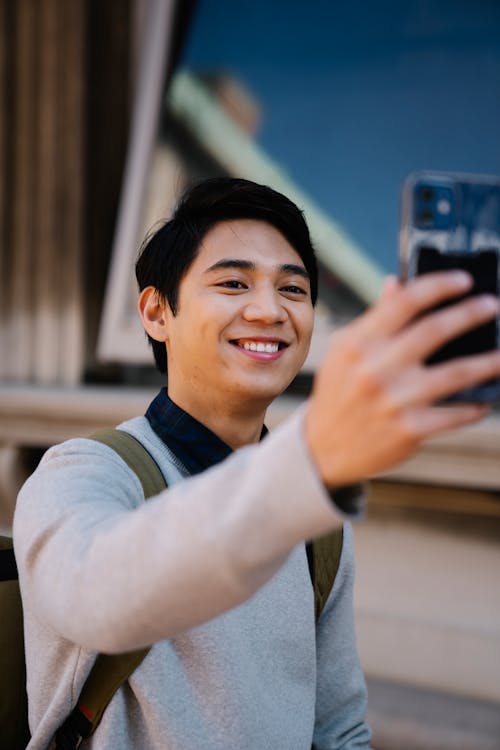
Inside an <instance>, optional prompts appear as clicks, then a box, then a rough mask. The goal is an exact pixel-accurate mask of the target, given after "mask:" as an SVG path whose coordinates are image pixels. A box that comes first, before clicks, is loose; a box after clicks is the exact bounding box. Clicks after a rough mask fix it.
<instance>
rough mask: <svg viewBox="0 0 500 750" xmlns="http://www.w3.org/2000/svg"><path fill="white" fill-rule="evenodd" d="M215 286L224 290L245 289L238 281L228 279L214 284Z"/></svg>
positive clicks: (244, 285)
mask: <svg viewBox="0 0 500 750" xmlns="http://www.w3.org/2000/svg"><path fill="white" fill-rule="evenodd" d="M216 286H221V287H223V288H224V289H236V290H240V289H247V286H246V284H244V283H243V282H242V281H238V279H228V281H221V282H220V283H219V284H216Z"/></svg>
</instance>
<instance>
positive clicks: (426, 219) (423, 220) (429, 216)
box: [418, 211, 434, 224]
mask: <svg viewBox="0 0 500 750" xmlns="http://www.w3.org/2000/svg"><path fill="white" fill-rule="evenodd" d="M418 221H419V222H420V224H432V223H433V222H434V214H433V213H432V211H421V212H420V213H419V215H418Z"/></svg>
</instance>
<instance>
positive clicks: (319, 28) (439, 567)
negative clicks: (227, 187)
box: [0, 0, 500, 750]
mask: <svg viewBox="0 0 500 750" xmlns="http://www.w3.org/2000/svg"><path fill="white" fill-rule="evenodd" d="M0 36H1V39H0V97H1V103H0V159H1V170H0V347H1V348H0V511H1V522H2V526H3V528H4V529H6V530H7V529H8V528H9V525H10V520H11V514H12V509H13V507H14V503H15V496H16V493H17V490H18V488H19V486H20V484H21V483H22V481H23V480H24V478H25V477H26V476H27V475H28V474H29V473H30V472H31V471H32V470H33V469H34V467H35V466H36V464H37V462H38V461H39V459H40V457H41V455H42V454H43V452H44V450H46V448H47V447H48V446H50V445H51V444H53V443H55V442H59V441H61V440H64V439H66V438H69V437H72V436H75V435H88V434H90V433H91V432H93V431H94V430H95V429H98V428H99V427H102V426H109V425H114V424H117V423H118V422H120V421H122V420H123V419H126V418H128V417H131V416H135V415H137V414H141V413H143V412H144V410H145V407H146V406H147V404H148V403H149V401H150V400H151V398H152V397H153V395H154V394H155V392H156V390H157V388H158V387H159V386H161V385H162V384H163V383H162V379H161V378H160V376H159V375H158V374H157V373H156V372H155V370H154V368H153V366H152V357H151V354H150V352H149V351H148V347H147V346H146V341H145V337H144V335H143V333H142V331H141V330H140V327H139V325H138V320H137V316H136V314H135V286H134V280H133V272H132V269H133V263H134V260H135V257H136V255H137V250H138V247H139V246H140V243H141V241H142V239H143V237H144V235H145V233H146V232H147V230H148V229H149V228H150V227H151V226H153V225H154V224H155V223H156V222H157V221H159V220H161V219H162V218H165V217H166V216H168V214H169V212H170V210H171V209H172V207H173V205H174V204H175V202H176V199H177V197H178V196H179V194H180V192H181V191H182V189H183V188H184V187H185V186H186V185H187V184H189V183H190V182H191V181H192V180H195V179H199V178H203V177H207V176H212V175H218V174H231V175H238V176H243V177H247V178H249V179H254V180H256V181H259V182H263V183H266V184H269V185H272V186H273V187H275V188H277V189H279V190H282V191H283V192H285V193H286V194H287V195H289V196H290V197H291V198H292V199H294V200H295V201H296V202H297V203H298V205H299V206H300V207H301V208H302V209H303V210H304V211H305V214H306V218H307V219H308V222H309V225H310V228H311V231H312V235H313V240H314V242H315V245H316V247H317V251H318V257H319V260H320V298H319V303H318V308H317V321H316V326H315V332H314V338H313V346H312V348H311V354H310V356H309V358H308V360H307V362H306V364H305V366H304V369H303V371H302V372H301V373H300V374H299V376H298V377H297V378H296V380H295V382H294V383H293V384H292V386H291V387H290V388H289V390H288V391H287V392H286V393H285V394H284V395H283V396H282V397H281V398H280V399H278V401H277V402H276V404H275V405H274V406H273V407H272V408H271V409H270V411H269V419H268V421H269V426H271V427H272V426H273V425H275V424H277V423H278V422H279V421H280V420H282V419H283V418H285V417H286V416H287V415H288V414H290V413H291V411H292V410H293V409H295V408H296V407H297V405H298V404H300V403H301V401H302V400H303V399H304V398H305V397H306V396H307V394H308V392H309V390H310V387H311V382H312V378H313V374H314V370H315V368H316V367H317V365H318V362H319V361H320V359H321V357H322V355H323V353H324V351H325V348H326V346H327V341H328V337H329V335H330V334H331V332H332V330H334V329H335V328H336V327H338V326H340V325H342V324H343V323H345V322H346V321H348V320H350V319H351V318H352V317H353V316H355V315H357V314H359V313H360V312H361V311H362V310H363V309H365V307H366V306H367V305H368V304H370V303H371V302H372V301H374V300H375V299H376V297H377V294H378V292H379V289H380V285H381V280H382V278H383V276H384V275H385V274H386V273H388V272H392V273H395V272H397V268H398V264H397V234H398V223H399V191H400V186H401V183H402V181H403V179H404V178H405V177H406V175H407V174H408V173H409V172H411V171H412V170H416V169H437V170H452V171H464V172H479V173H490V174H500V148H499V136H498V133H499V126H500V43H499V38H500V4H499V3H498V2H497V1H496V0H476V2H474V3H473V4H472V3H469V2H466V1H465V0H434V1H433V2H432V1H431V0H415V1H414V2H397V1H396V0H379V2H377V3H371V2H360V1H359V0H352V2H351V3H349V4H347V3H342V2H337V1H336V0H329V1H327V0H316V1H315V2H314V3H311V2H305V0H266V1H264V0H252V1H250V0H239V2H237V3H235V2H230V0H198V1H197V2H196V1H195V0H186V1H182V0H177V1H175V0H107V1H106V2H99V0H72V1H71V2H66V1H65V0H0ZM499 454H500V417H499V415H498V413H495V412H494V413H493V416H491V417H489V418H488V419H487V420H485V421H484V422H483V423H482V424H481V425H478V426H476V427H474V428H468V429H467V430H462V431H460V432H458V433H455V434H453V435H449V436H446V437H442V438H439V439H438V440H435V441H433V442H432V443H430V444H429V445H427V446H426V447H425V448H423V449H422V450H421V451H420V452H419V454H418V455H417V456H416V457H415V458H413V459H412V460H411V461H409V462H407V463H406V464H404V465H402V466H401V467H399V468H398V469H397V470H395V471H393V472H391V473H389V474H388V475H385V476H383V477H377V478H376V479H374V480H373V481H372V482H371V483H370V488H369V492H370V498H371V503H370V509H369V512H368V514H367V518H366V520H365V521H364V522H363V523H361V524H359V525H358V526H357V527H356V531H355V533H356V542H357V560H358V569H357V585H356V600H355V607H356V623H357V632H358V643H359V649H360V654H361V659H362V662H363V666H364V668H365V671H366V673H367V676H368V680H369V688H370V720H371V723H372V726H373V728H374V732H375V740H374V746H375V747H376V748H378V750H393V749H395V748H398V750H400V749H401V748H405V750H424V749H425V750H458V749H460V750H469V749H470V750H495V749H496V750H499V748H500V586H499V584H498V577H499V571H500V499H499V494H498V493H499V489H500V466H499V461H498V458H499Z"/></svg>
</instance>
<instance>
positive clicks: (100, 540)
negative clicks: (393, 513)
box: [14, 412, 344, 653]
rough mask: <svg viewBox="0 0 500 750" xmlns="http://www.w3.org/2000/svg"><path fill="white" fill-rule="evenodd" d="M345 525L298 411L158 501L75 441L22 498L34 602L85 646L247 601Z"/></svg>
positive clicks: (115, 648) (24, 566)
mask: <svg viewBox="0 0 500 750" xmlns="http://www.w3.org/2000/svg"><path fill="white" fill-rule="evenodd" d="M343 520H344V518H343V515H342V513H341V511H340V510H339V509H338V508H336V507H335V506H334V505H333V504H332V503H331V501H330V499H329V496H328V493H327V492H326V490H325V488H324V487H323V485H322V483H321V481H320V479H319V477H318V476H317V473H316V471H315V468H314V466H313V464H312V461H311V459H310V456H309V455H308V451H307V447H306V445H305V441H304V437H303V429H302V415H301V413H300V412H299V413H298V414H296V415H294V417H292V418H291V419H290V420H288V422H287V423H285V424H283V425H282V426H281V427H279V428H278V429H277V430H275V431H274V432H273V433H272V434H271V435H269V436H268V438H266V440H265V441H263V442H262V443H260V444H259V445H257V446H250V447H247V448H244V449H242V450H239V451H236V452H235V453H234V454H233V455H232V456H231V457H229V458H228V459H227V460H225V461H224V462H222V463H221V464H219V465H218V466H216V467H214V468H212V469H210V470H208V471H206V472H204V473H203V474H201V475H199V476H197V477H193V478H191V479H186V480H184V481H181V482H179V483H178V484H176V485H174V486H173V487H171V488H169V489H167V490H165V491H164V492H162V493H161V494H160V495H158V496H157V497H155V498H153V499H151V500H149V501H148V502H147V503H144V502H143V497H142V489H141V486H140V483H139V480H138V479H137V477H136V476H135V475H134V474H133V473H132V472H131V470H130V469H129V468H128V467H127V466H126V464H125V463H124V462H123V461H122V460H121V459H120V458H119V456H117V454H115V452H114V451H112V450H111V449H110V448H108V447H107V446H103V445H100V444H98V443H96V442H94V441H92V440H85V439H75V440H70V441H68V442H66V443H63V444H61V445H59V446H55V447H54V448H52V449H51V450H49V451H48V452H47V454H46V455H45V457H44V459H43V460H42V462H41V464H40V466H39V467H38V469H37V470H36V472H35V473H34V474H33V475H32V477H30V479H29V480H28V481H27V482H26V484H25V485H24V487H23V489H22V490H21V493H20V495H19V498H18V504H17V509H16V514H15V519H14V540H15V548H16V556H17V561H18V566H19V573H20V583H21V591H22V594H23V601H24V606H25V607H32V608H33V609H34V611H36V613H37V617H38V618H40V619H41V620H43V621H44V622H45V623H46V625H47V626H49V627H51V628H52V629H54V630H55V631H56V632H57V633H59V634H60V635H61V636H62V637H64V638H66V639H68V640H70V641H72V642H73V643H76V644H78V645H79V646H81V647H83V648H85V649H88V650H91V651H101V652H109V653H113V652H122V651H126V650H130V649H135V648H139V647H142V646H145V645H149V644H151V643H154V642H156V641H158V640H163V639H166V638H170V637H172V636H173V635H175V634H177V633H179V632H182V631H184V630H186V629H188V628H191V627H193V626H195V625H197V624H200V623H202V622H205V621H207V620H209V619H211V618H213V617H215V616H217V615H218V614H220V613H222V612H224V611H226V610H228V609H230V608H232V607H235V606H237V605H238V604H240V603H241V602H243V601H244V600H246V599H247V598H249V597H250V596H251V595H252V594H253V593H254V592H255V591H256V590H257V589H258V588H259V587H260V586H262V585H263V584H264V583H265V582H266V581H267V580H268V579H269V578H270V577H271V576H272V575H273V574H274V573H275V572H276V571H277V569H278V568H279V567H280V566H281V564H282V563H283V562H284V561H285V559H286V558H287V556H288V554H289V552H290V551H291V550H292V548H293V547H294V546H295V545H296V544H298V543H300V542H301V541H303V540H305V539H310V538H313V537H315V536H318V535H321V534H323V533H327V532H328V531H329V530H331V529H333V528H335V527H336V526H338V525H340V524H341V523H342V522H343Z"/></svg>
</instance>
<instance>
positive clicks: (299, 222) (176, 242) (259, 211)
mask: <svg viewBox="0 0 500 750" xmlns="http://www.w3.org/2000/svg"><path fill="white" fill-rule="evenodd" d="M231 219H257V220H259V221H266V222H267V223H269V224H271V225H272V226H273V227H275V228H276V229H277V230H278V231H279V232H281V234H282V235H283V236H284V237H285V239H286V240H287V241H288V242H289V243H290V245H291V246H292V247H293V248H294V250H296V252H297V253H298V254H299V255H300V257H301V259H302V262H303V263H304V266H305V267H306V270H307V272H308V274H309V277H310V284H311V299H312V303H313V305H314V303H315V302H316V297H317V294H318V268H317V264H316V256H315V253H314V248H313V246H312V243H311V239H310V236H309V229H308V227H307V224H306V221H305V219H304V216H303V214H302V211H301V210H300V209H299V208H298V207H297V206H296V205H295V203H293V202H292V201H291V200H290V199H289V198H287V197H286V196H285V195H282V194H281V193H278V192H277V191H276V190H273V189H272V188H270V187H267V186H265V185H259V184H257V183H255V182H250V180H243V179H241V178H234V177H215V178H212V179H209V180H203V182H200V183H198V184H196V185H194V186H192V187H190V188H189V189H188V190H187V191H186V192H185V193H184V195H183V196H182V198H181V199H180V201H179V203H178V205H177V207H176V209H175V211H174V213H173V215H172V217H171V219H170V220H169V221H167V222H166V223H164V224H163V225H162V226H160V228H159V229H157V230H156V231H154V232H153V233H152V234H150V235H149V236H147V237H146V239H145V241H144V243H143V245H142V247H141V249H140V252H139V257H138V260H137V263H136V266H135V273H136V278H137V283H138V284H139V290H140V291H142V289H144V288H145V287H147V286H153V287H154V288H155V289H156V291H157V293H158V295H159V297H160V298H161V299H163V300H166V301H167V302H168V304H169V306H170V309H171V310H172V313H173V314H174V315H176V313H177V308H178V296H179V284H180V282H181V279H182V278H183V276H184V274H185V273H186V272H187V270H188V269H189V267H190V265H191V264H192V262H193V261H194V259H195V258H196V256H197V254H198V250H199V248H200V245H201V243H202V241H203V238H204V237H205V235H206V234H207V232H208V230H209V229H211V228H212V227H213V226H214V225H215V224H217V223H218V222H221V221H227V220H231ZM148 338H149V341H150V343H151V345H152V347H153V354H154V358H155V361H156V365H157V367H158V369H159V370H160V372H162V373H166V372H167V352H166V348H165V345H164V343H163V342H160V341H155V340H154V339H152V338H151V337H150V336H148Z"/></svg>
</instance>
